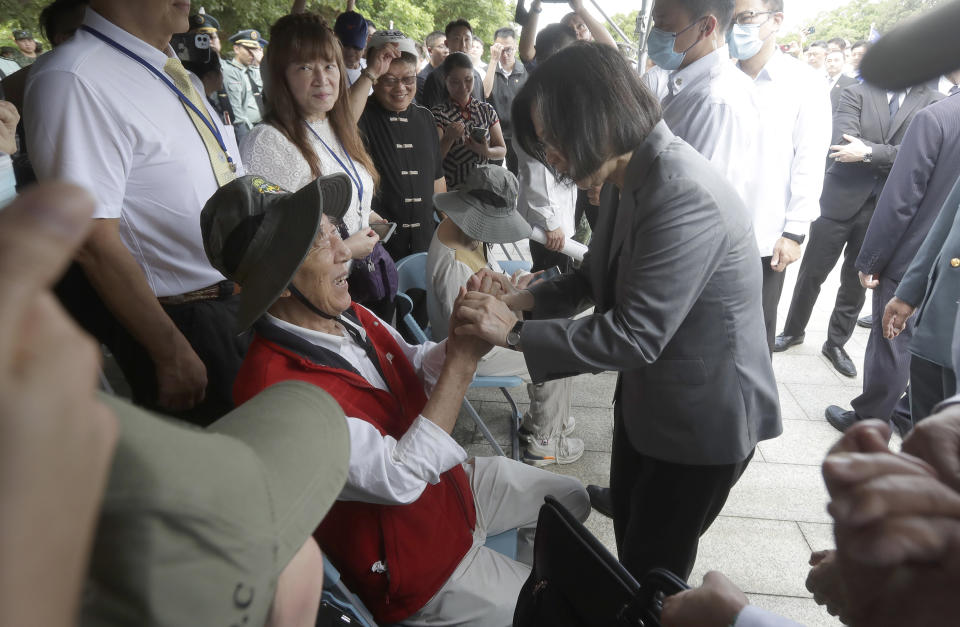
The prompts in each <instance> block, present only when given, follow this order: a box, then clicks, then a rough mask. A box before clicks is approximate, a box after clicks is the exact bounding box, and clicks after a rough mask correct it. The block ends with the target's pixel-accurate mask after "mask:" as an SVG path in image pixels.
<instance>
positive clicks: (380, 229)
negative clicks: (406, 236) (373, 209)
mask: <svg viewBox="0 0 960 627" xmlns="http://www.w3.org/2000/svg"><path fill="white" fill-rule="evenodd" d="M370 228H371V229H373V230H374V232H375V233H376V234H377V237H379V238H380V241H381V242H386V241H387V240H388V239H390V236H391V235H393V232H394V231H396V230H397V223H396V222H374V223H373V224H371V225H370Z"/></svg>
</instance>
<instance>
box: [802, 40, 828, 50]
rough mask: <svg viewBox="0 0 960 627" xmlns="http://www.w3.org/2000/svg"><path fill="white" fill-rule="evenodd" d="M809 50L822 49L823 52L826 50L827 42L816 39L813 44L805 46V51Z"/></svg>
mask: <svg viewBox="0 0 960 627" xmlns="http://www.w3.org/2000/svg"><path fill="white" fill-rule="evenodd" d="M810 48H823V49H824V50H826V49H827V42H825V41H824V40H822V39H818V40H817V41H815V42H813V43H811V44H810V45H809V46H807V50H809V49H810Z"/></svg>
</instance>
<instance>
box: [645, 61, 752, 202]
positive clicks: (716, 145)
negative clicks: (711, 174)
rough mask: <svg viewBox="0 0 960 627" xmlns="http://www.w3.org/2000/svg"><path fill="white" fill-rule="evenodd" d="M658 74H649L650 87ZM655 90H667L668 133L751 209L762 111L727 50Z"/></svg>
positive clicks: (678, 73) (664, 102)
mask: <svg viewBox="0 0 960 627" xmlns="http://www.w3.org/2000/svg"><path fill="white" fill-rule="evenodd" d="M648 74H650V73H649V72H648ZM644 76H646V75H644ZM660 76H661V75H659V74H650V78H649V79H647V80H648V84H650V81H652V80H653V79H654V78H655V77H658V78H659V77H660ZM652 88H653V89H655V90H657V91H660V92H661V93H663V92H664V91H665V94H664V95H663V97H662V100H661V104H662V105H663V120H664V121H665V122H666V123H667V126H669V127H670V130H671V131H673V133H674V134H675V135H677V136H678V137H680V138H681V139H682V140H684V141H685V142H687V143H688V144H690V145H691V146H692V147H693V148H694V149H696V150H697V152H699V153H700V154H701V155H703V156H704V157H706V158H707V159H709V160H710V162H711V163H712V164H713V165H714V166H715V167H716V168H717V169H718V170H719V171H720V173H722V174H723V175H724V177H725V178H726V179H727V180H728V181H730V183H731V184H732V185H733V187H734V189H736V190H737V192H739V193H740V198H742V199H743V200H744V204H746V205H747V208H748V209H749V210H751V211H753V210H754V206H753V205H752V204H751V199H750V194H749V191H750V186H751V184H752V181H753V177H754V172H755V167H756V162H757V160H758V158H759V155H758V151H759V143H760V124H759V122H758V117H759V112H758V110H759V107H758V106H757V102H756V98H755V91H756V90H755V88H754V86H753V81H751V80H750V78H749V77H748V76H747V75H746V74H744V73H743V72H741V71H740V70H738V69H737V68H736V67H734V66H733V64H732V63H730V53H729V52H728V50H727V47H726V46H723V47H721V48H718V49H717V50H714V51H713V52H711V53H710V54H708V55H706V56H704V57H703V58H701V59H697V60H696V61H694V62H693V63H691V64H690V65H688V66H687V67H685V68H683V69H682V70H676V71H674V72H671V73H670V74H669V77H668V80H667V81H666V86H665V88H664V87H663V86H660V87H657V86H654V87H652Z"/></svg>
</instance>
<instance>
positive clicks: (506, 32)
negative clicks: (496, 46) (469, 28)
mask: <svg viewBox="0 0 960 627" xmlns="http://www.w3.org/2000/svg"><path fill="white" fill-rule="evenodd" d="M507 37H513V38H514V39H516V38H517V31H515V30H513V29H512V28H510V27H509V26H504V27H503V28H498V29H497V32H495V33H494V34H493V38H494V39H506V38H507Z"/></svg>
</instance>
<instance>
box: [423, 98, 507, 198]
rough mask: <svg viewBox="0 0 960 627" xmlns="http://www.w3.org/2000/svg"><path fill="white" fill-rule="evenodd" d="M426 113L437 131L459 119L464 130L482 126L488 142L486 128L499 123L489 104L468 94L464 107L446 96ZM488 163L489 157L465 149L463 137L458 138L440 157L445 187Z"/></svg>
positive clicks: (456, 183)
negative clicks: (448, 150) (442, 102)
mask: <svg viewBox="0 0 960 627" xmlns="http://www.w3.org/2000/svg"><path fill="white" fill-rule="evenodd" d="M430 112H431V113H433V117H434V119H435V120H436V121H437V126H438V127H439V128H440V130H441V131H443V129H445V128H446V127H447V126H449V125H451V124H453V123H454V122H463V125H464V127H466V132H467V133H469V132H470V129H471V128H472V127H480V128H483V129H484V130H485V131H486V140H487V141H490V129H491V128H493V127H494V126H496V125H497V124H499V123H500V118H499V117H497V112H496V111H495V110H494V109H493V105H491V104H490V103H489V102H483V101H480V100H477V99H476V98H472V97H471V98H470V101H469V102H468V103H467V106H466V107H461V106H460V105H459V104H457V103H456V102H453V101H452V100H450V99H449V98H448V99H447V101H446V102H445V103H444V104H441V105H437V106H435V107H434V108H433V109H431V110H430ZM489 162H490V160H489V159H487V158H485V157H481V156H480V155H478V154H477V153H475V152H473V151H472V150H470V149H469V148H467V146H466V144H464V142H463V139H458V140H457V141H455V142H454V143H453V146H451V147H450V152H448V153H447V156H446V157H445V158H444V160H443V175H444V177H446V179H447V187H448V188H449V189H453V188H456V187H457V186H459V185H461V184H462V183H463V182H464V181H465V180H466V179H467V176H468V175H469V174H470V170H472V169H473V168H475V167H477V166H478V165H484V164H486V163H489Z"/></svg>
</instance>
